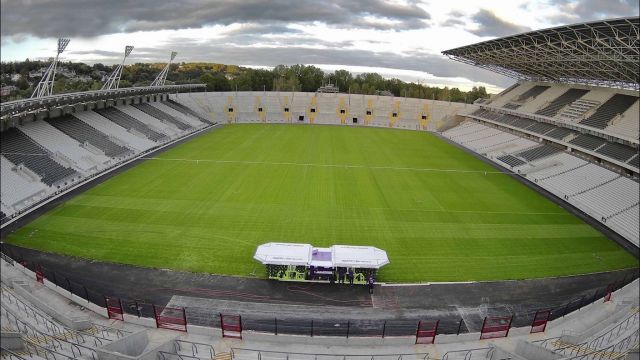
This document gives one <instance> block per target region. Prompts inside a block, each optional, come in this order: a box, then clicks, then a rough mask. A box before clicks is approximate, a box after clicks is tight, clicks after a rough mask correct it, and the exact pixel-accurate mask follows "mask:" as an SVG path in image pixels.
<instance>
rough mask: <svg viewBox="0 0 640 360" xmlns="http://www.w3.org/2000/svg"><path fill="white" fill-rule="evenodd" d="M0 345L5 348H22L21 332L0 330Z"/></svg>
mask: <svg viewBox="0 0 640 360" xmlns="http://www.w3.org/2000/svg"><path fill="white" fill-rule="evenodd" d="M0 347H2V348H3V349H7V350H22V349H24V341H23V340H22V334H20V333H19V332H17V331H5V330H2V331H1V332H0Z"/></svg>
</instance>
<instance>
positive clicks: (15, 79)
mask: <svg viewBox="0 0 640 360" xmlns="http://www.w3.org/2000/svg"><path fill="white" fill-rule="evenodd" d="M20 79H22V75H20V74H11V81H12V82H16V81H18V80H20Z"/></svg>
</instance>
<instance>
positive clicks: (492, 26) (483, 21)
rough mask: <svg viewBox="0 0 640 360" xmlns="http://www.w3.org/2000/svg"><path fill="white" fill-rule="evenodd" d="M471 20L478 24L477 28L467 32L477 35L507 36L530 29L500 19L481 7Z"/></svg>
mask: <svg viewBox="0 0 640 360" xmlns="http://www.w3.org/2000/svg"><path fill="white" fill-rule="evenodd" d="M472 20H473V21H475V22H476V23H477V24H478V28H477V29H475V30H469V32H471V33H473V34H476V35H478V36H507V35H515V34H518V33H522V32H526V31H530V30H531V28H528V27H526V26H520V25H516V24H514V23H511V22H508V21H506V20H503V19H500V18H499V17H497V16H496V15H495V14H494V13H492V12H491V11H489V10H485V9H481V10H480V11H478V12H477V13H476V14H475V15H473V17H472Z"/></svg>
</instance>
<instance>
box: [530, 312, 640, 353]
mask: <svg viewBox="0 0 640 360" xmlns="http://www.w3.org/2000/svg"><path fill="white" fill-rule="evenodd" d="M633 311H634V313H633V314H631V315H630V316H628V317H626V318H625V319H624V320H622V321H621V322H620V323H618V324H617V325H615V326H614V327H612V328H611V329H609V330H607V331H605V332H604V333H602V334H600V335H599V336H597V337H595V338H593V339H591V340H588V341H583V342H580V343H578V344H568V343H565V342H562V341H561V337H560V336H556V337H552V338H547V339H542V340H536V341H532V343H533V344H536V345H539V346H542V347H544V348H545V349H549V350H552V351H554V352H557V353H561V354H563V355H567V356H573V355H575V353H576V352H578V351H581V349H585V348H586V349H592V350H597V349H598V348H600V347H602V346H605V345H606V344H609V343H610V342H611V341H613V340H616V339H617V338H618V337H619V336H620V335H621V334H623V333H624V332H625V331H627V330H628V329H629V328H630V327H632V326H635V325H636V324H638V321H639V319H640V314H639V313H638V311H637V309H634V310H633Z"/></svg>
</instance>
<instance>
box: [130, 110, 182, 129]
mask: <svg viewBox="0 0 640 360" xmlns="http://www.w3.org/2000/svg"><path fill="white" fill-rule="evenodd" d="M132 106H133V107H135V108H136V109H138V110H140V111H142V112H144V113H147V114H149V115H151V116H153V117H154V118H156V119H159V120H161V121H164V122H168V123H171V124H173V125H175V126H176V127H177V128H178V129H180V130H182V131H184V130H189V129H192V128H193V127H192V126H191V125H189V124H187V123H184V122H182V121H180V120H178V119H176V118H175V117H173V116H171V115H169V114H167V113H165V112H164V111H161V110H160V109H158V108H155V107H153V106H151V105H149V104H134V105H132Z"/></svg>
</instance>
